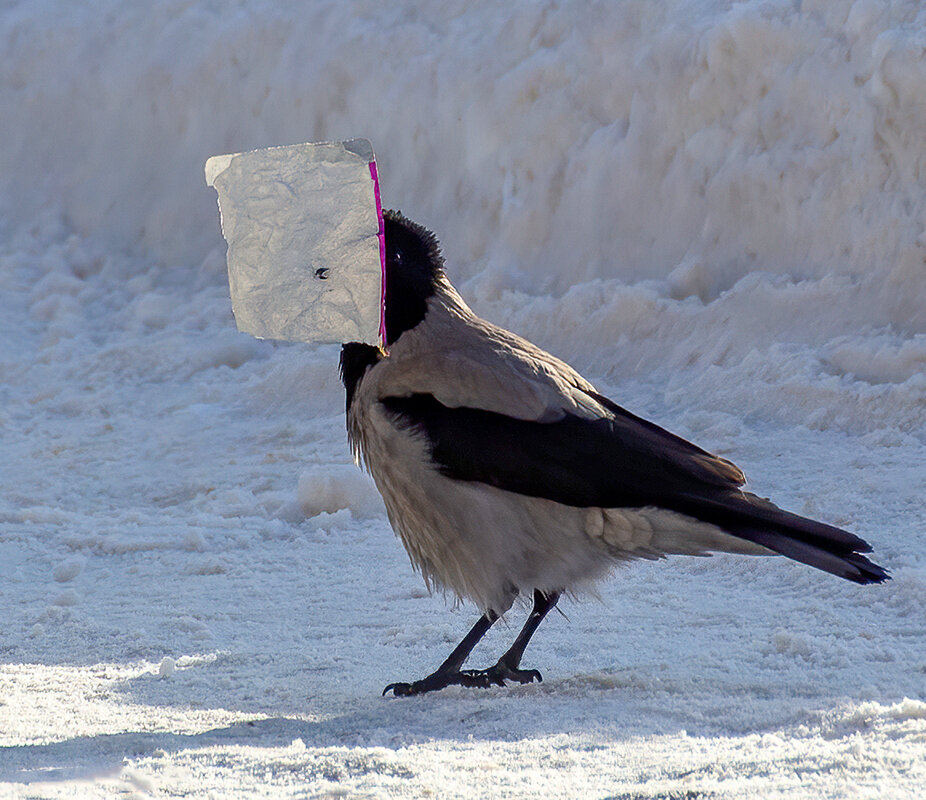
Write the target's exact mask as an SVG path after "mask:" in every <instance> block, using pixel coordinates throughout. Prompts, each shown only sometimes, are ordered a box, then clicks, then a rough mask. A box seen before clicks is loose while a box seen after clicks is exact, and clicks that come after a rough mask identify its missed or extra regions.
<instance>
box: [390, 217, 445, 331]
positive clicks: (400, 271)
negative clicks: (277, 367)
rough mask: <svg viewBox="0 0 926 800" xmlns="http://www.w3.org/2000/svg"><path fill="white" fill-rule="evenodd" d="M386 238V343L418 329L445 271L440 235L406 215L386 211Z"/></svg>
mask: <svg viewBox="0 0 926 800" xmlns="http://www.w3.org/2000/svg"><path fill="white" fill-rule="evenodd" d="M383 221H384V223H385V239H386V344H392V343H393V342H395V340H396V339H398V338H399V336H401V335H402V333H404V332H405V331H407V330H410V329H411V328H414V327H415V326H416V325H417V324H418V323H419V322H421V320H423V319H424V315H425V314H426V313H427V310H428V309H427V301H428V298H429V297H430V296H431V295H432V294H434V286H435V283H436V281H437V280H438V278H439V277H440V276H441V275H442V274H443V266H444V258H443V256H442V255H441V252H440V245H439V244H438V241H437V237H436V236H435V235H434V234H433V233H431V231H429V230H428V229H427V228H425V227H423V226H421V225H418V224H417V223H415V222H412V221H411V220H410V219H406V218H405V217H403V216H402V212H400V211H386V212H384V213H383Z"/></svg>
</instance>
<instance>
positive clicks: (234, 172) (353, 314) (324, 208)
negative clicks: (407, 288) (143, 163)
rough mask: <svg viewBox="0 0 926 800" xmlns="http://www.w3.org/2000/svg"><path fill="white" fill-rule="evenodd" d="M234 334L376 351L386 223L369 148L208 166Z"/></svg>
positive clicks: (350, 144) (305, 151)
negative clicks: (225, 249) (235, 328)
mask: <svg viewBox="0 0 926 800" xmlns="http://www.w3.org/2000/svg"><path fill="white" fill-rule="evenodd" d="M205 172H206V183H207V184H208V185H209V186H213V187H214V188H215V190H216V191H217V192H218V195H219V212H220V215H221V220H222V235H223V236H224V237H225V240H226V241H227V242H228V256H227V260H228V283H229V287H230V289H231V298H232V309H233V310H234V312H235V321H236V323H237V325H238V330H241V331H245V332H246V333H250V334H252V335H254V336H257V337H259V338H261V339H286V340H289V341H301V342H347V341H352V342H353V341H358V342H367V343H369V344H377V343H379V341H380V331H381V325H382V322H381V320H382V301H383V261H384V249H383V238H382V237H383V221H382V208H381V205H380V199H379V182H378V177H377V172H376V161H375V158H374V155H373V147H372V145H371V144H370V142H369V141H367V140H366V139H352V140H350V141H346V142H321V143H316V144H297V145H291V146H286V147H272V148H269V149H265V150H253V151H251V152H249V153H235V154H231V155H221V156H213V157H212V158H210V159H209V160H208V161H206V168H205Z"/></svg>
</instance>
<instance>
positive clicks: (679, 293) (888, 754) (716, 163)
mask: <svg viewBox="0 0 926 800" xmlns="http://www.w3.org/2000/svg"><path fill="white" fill-rule="evenodd" d="M924 32H926V9H924V8H923V6H922V5H921V4H920V3H919V2H915V1H914V0H898V2H893V3H889V2H883V1H881V0H854V1H853V0H827V2H822V0H804V2H799V3H798V2H792V1H791V0H788V1H787V2H785V0H743V2H724V1H722V0H701V1H700V2H695V1H694V0H689V1H688V2H681V1H680V0H667V2H662V3H654V2H651V0H625V2H621V3H611V4H587V3H583V2H578V1H577V0H574V1H573V0H563V2H560V3H543V2H541V3H534V2H526V0H523V1H522V0H516V2H513V3H504V4H499V3H494V2H488V1H487V0H486V1H484V2H480V1H478V0H473V1H472V2H463V3H451V2H436V3H428V4H415V3H411V2H408V1H407V0H396V1H395V2H391V3H378V2H377V3H374V2H339V3H335V2H323V1H322V0H320V1H319V2H314V3H310V4H299V5H297V4H276V3H268V2H260V1H259V0H252V1H247V0H245V1H243V2H239V3H235V4H215V3H209V2H206V1H205V0H155V1H154V2H150V3H128V4H126V3H121V2H116V0H97V2H94V3H92V4H80V3H65V2H62V1H61V0H30V1H29V2H8V3H5V4H3V8H2V13H0V48H2V52H3V59H2V67H0V111H2V113H0V141H2V143H3V146H2V147H0V175H2V183H0V310H2V313H0V376H2V380H0V431H2V457H0V619H2V620H3V625H2V628H0V796H4V797H17V798H18V797H30V798H52V797H88V798H109V797H114V796H125V797H133V796H134V797H149V796H151V797H168V796H178V795H183V796H187V797H223V798H238V797H240V798H245V797H247V798H251V797H256V796H265V797H294V798H295V797H300V798H301V797H312V798H316V797H317V798H322V797H387V796H388V797H423V796H436V797H448V798H454V797H460V798H463V797H466V798H469V797H474V796H480V797H525V798H529V797H536V798H548V797H576V798H588V797H596V798H627V799H628V800H629V798H650V797H652V798H657V797H659V798H697V797H707V798H732V797H737V798H743V797H745V798H779V797H788V798H795V797H813V798H847V797H850V798H876V797H892V798H920V797H922V796H923V795H924V794H926V688H924V687H926V616H924V614H923V608H924V598H926V556H924V552H926V512H924V508H923V497H924V492H926V434H924V429H926V425H924V424H926V267H924V257H926V234H924V219H926V189H924V184H923V176H924V174H926V149H924V148H923V131H924V130H926V58H924V48H926V38H924V37H926V34H924ZM358 134H361V135H364V136H368V137H369V138H370V139H371V140H372V141H373V142H375V143H376V147H377V156H378V164H379V172H380V175H381V178H382V185H383V193H384V196H383V201H384V204H385V205H386V207H392V208H400V209H401V210H402V211H403V212H405V213H406V214H407V215H409V216H410V217H411V218H412V219H415V220H417V221H420V222H422V223H423V224H426V225H428V226H429V227H431V228H433V229H434V230H435V231H436V232H437V233H438V234H439V236H440V237H441V240H442V242H443V245H444V250H445V253H446V255H447V259H448V270H449V272H450V275H451V277H452V278H453V279H454V281H455V282H456V283H457V285H458V287H459V288H460V290H461V291H462V293H463V294H464V296H465V297H466V298H467V300H469V301H471V303H472V305H473V307H474V309H475V310H476V311H477V313H480V314H481V315H483V316H485V317H487V318H489V319H491V320H492V321H494V322H497V323H500V324H502V325H505V326H506V327H510V328H512V329H513V330H515V331H517V332H518V333H520V334H523V335H525V336H527V337H529V338H531V339H533V340H534V341H536V342H537V343H538V344H540V345H541V346H544V347H546V348H548V349H550V350H551V351H553V352H554V353H555V354H556V355H558V356H560V357H563V358H565V359H566V360H568V361H570V362H571V363H573V364H574V365H575V366H576V367H577V368H579V369H580V370H581V371H582V372H583V373H584V374H586V375H587V376H588V377H589V378H590V379H592V380H593V381H594V382H595V383H596V384H598V385H599V386H600V388H601V389H602V390H603V391H604V392H606V393H607V394H608V395H610V396H611V397H613V398H614V399H615V400H617V401H618V402H620V403H621V404H622V405H624V406H626V407H628V408H630V409H631V410H632V411H634V412H636V413H639V414H642V415H644V416H646V417H649V418H652V419H654V420H655V421H656V422H658V423H660V424H663V425H665V426H667V427H669V428H670V429H671V430H674V431H675V432H677V433H679V434H682V435H684V436H687V437H689V438H692V439H693V440H694V441H696V442H697V443H698V444H701V445H702V446H704V447H707V448H709V449H712V450H714V451H715V452H718V453H720V454H722V455H724V456H725V457H727V458H731V459H733V460H735V461H736V463H738V464H739V465H740V466H741V467H743V468H744V470H745V471H746V473H747V475H748V476H749V478H750V488H751V489H752V490H754V491H756V492H758V493H760V494H763V495H769V496H771V497H773V498H774V499H775V500H776V502H778V503H780V504H781V505H783V506H785V507H787V508H790V509H793V510H795V511H797V512H800V513H804V514H808V515H812V516H816V517H819V518H822V519H824V520H826V521H828V522H832V523H835V524H837V525H841V526H844V527H848V528H850V529H852V530H853V531H856V532H858V533H859V534H860V535H862V536H863V537H865V538H866V539H868V540H869V541H871V542H872V544H873V545H874V546H875V548H876V554H877V560H878V562H879V563H882V564H884V565H885V566H887V567H888V568H890V569H891V571H892V573H893V577H894V580H893V581H891V582H889V583H887V584H885V585H883V586H875V587H859V586H855V585H852V584H849V583H847V582H843V581H839V580H838V579H836V578H833V577H830V576H827V575H824V574H821V573H818V572H815V571H813V570H811V569H809V568H806V567H802V566H800V565H797V564H794V563H791V562H788V561H786V560H784V559H768V558H766V559H756V558H745V557H736V556H717V557H714V558H708V559H693V558H682V557H679V558H674V559H669V560H665V561H661V562H657V563H645V564H637V565H633V566H631V567H628V568H627V569H623V570H621V571H619V572H618V573H617V574H616V575H615V576H614V578H613V579H611V580H610V581H609V582H607V583H603V584H602V585H601V587H600V594H601V597H600V601H595V600H586V601H583V602H567V603H565V604H564V607H563V611H564V614H565V615H566V616H561V615H556V614H554V615H551V618H550V619H548V620H547V621H545V623H544V625H543V626H542V627H541V629H540V631H539V633H538V634H537V637H536V639H535V641H534V642H533V643H532V644H531V646H530V648H529V649H528V652H527V655H526V657H525V666H527V667H537V668H539V669H540V670H541V671H542V672H543V674H544V678H545V681H544V683H543V684H540V685H536V684H535V685H531V686H523V687H520V686H518V687H513V688H508V689H490V690H486V691H464V690H462V689H450V690H447V691H445V692H442V693H439V694H437V695H430V696H423V697H418V698H412V699H409V700H399V699H394V698H382V697H380V691H381V690H382V688H383V686H384V685H385V684H386V683H388V682H390V681H395V680H408V679H413V678H417V677H421V676H422V675H423V674H424V673H425V672H426V671H428V670H430V669H431V668H433V667H434V666H436V665H437V664H438V663H439V662H440V660H442V659H443V658H444V656H446V654H447V653H448V652H449V650H450V649H451V648H452V646H453V645H454V643H455V642H456V641H458V640H459V638H460V637H461V636H462V634H463V633H464V632H465V631H466V630H467V629H468V628H469V626H470V624H471V623H472V621H473V618H474V615H473V610H472V608H470V607H467V606H463V607H461V608H457V609H455V608H453V607H451V606H450V605H448V604H446V603H444V602H443V601H442V599H441V598H440V597H429V596H428V595H427V593H426V591H425V590H424V588H423V586H422V585H421V583H420V579H419V578H418V577H417V576H416V575H415V574H414V573H413V572H412V570H411V569H410V567H409V564H408V559H407V557H406V556H405V554H404V552H403V551H402V549H401V547H400V545H399V543H398V542H397V541H396V540H395V538H394V536H393V534H392V532H391V531H390V529H389V527H388V523H387V521H386V519H385V515H384V512H383V508H382V506H381V504H380V502H379V500H378V498H377V497H376V494H375V490H374V489H373V488H372V486H371V484H370V482H369V481H368V479H367V478H366V477H365V476H363V475H362V474H360V473H359V472H356V471H354V467H353V466H352V465H351V463H350V453H349V450H348V447H347V443H346V437H345V433H344V419H343V404H344V395H343V390H342V388H341V386H340V384H339V381H338V377H337V370H336V363H337V348H336V347H334V346H326V345H305V344H283V343H275V342H268V341H258V340H255V339H253V338H251V337H250V336H247V335H246V334H242V333H239V332H238V331H237V330H236V329H235V324H234V320H233V318H232V313H231V306H230V301H229V297H228V288H227V283H226V279H225V258H224V255H225V247H224V243H223V241H222V238H221V234H220V230H219V225H218V220H217V218H216V213H215V194H214V193H213V191H212V190H211V189H208V188H206V187H205V186H204V185H203V181H202V164H203V162H204V161H205V159H206V158H207V157H208V156H210V155H212V154H214V153H231V152H243V151H248V150H252V149H256V148H262V147H268V146H273V145H280V144H289V143H294V142H304V141H321V140H341V139H344V138H349V137H351V136H355V135H358ZM521 614H523V611H521V610H518V609H513V610H512V612H511V613H510V614H509V615H508V618H507V619H506V621H505V624H500V625H499V626H497V630H493V631H492V632H491V635H490V636H489V637H487V640H486V642H485V643H484V644H483V645H482V646H480V647H479V648H478V649H477V651H476V652H475V653H474V657H473V663H474V666H484V665H486V664H487V663H491V662H492V661H494V658H496V657H497V655H498V654H499V652H500V651H501V650H502V649H504V648H505V647H506V646H507V644H508V643H509V641H510V640H511V639H512V638H513V636H514V635H515V632H516V630H517V629H518V627H519V625H520V623H521Z"/></svg>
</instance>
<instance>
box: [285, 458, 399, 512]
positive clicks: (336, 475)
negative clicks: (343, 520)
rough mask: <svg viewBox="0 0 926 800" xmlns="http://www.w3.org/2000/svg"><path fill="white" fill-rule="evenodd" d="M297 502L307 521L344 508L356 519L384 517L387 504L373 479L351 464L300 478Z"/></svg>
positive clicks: (322, 468)
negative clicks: (385, 504)
mask: <svg viewBox="0 0 926 800" xmlns="http://www.w3.org/2000/svg"><path fill="white" fill-rule="evenodd" d="M296 494H297V502H298V504H299V507H300V509H301V511H302V513H303V514H304V515H305V516H306V517H314V516H316V515H318V514H321V513H323V512H324V513H328V514H333V513H334V512H336V511H339V510H341V509H343V508H347V509H350V512H351V514H352V515H353V516H355V517H372V516H376V515H379V514H382V513H383V511H384V506H383V501H382V499H381V498H380V496H379V493H378V492H377V491H376V486H375V484H374V483H373V481H372V480H371V479H370V477H369V476H367V475H366V474H364V473H363V472H361V471H360V470H359V469H357V467H355V466H353V465H351V464H331V465H326V466H319V467H313V468H312V469H310V470H309V471H307V472H304V473H303V474H302V475H301V476H300V478H299V487H298V489H297V490H296Z"/></svg>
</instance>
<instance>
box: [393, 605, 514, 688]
mask: <svg viewBox="0 0 926 800" xmlns="http://www.w3.org/2000/svg"><path fill="white" fill-rule="evenodd" d="M497 619H498V615H497V614H492V613H489V614H483V615H482V616H481V617H480V618H479V621H478V622H477V623H476V624H475V625H473V629H472V630H471V631H470V632H469V633H467V634H466V636H465V637H464V638H463V641H462V642H460V643H459V644H458V645H457V646H456V648H454V651H453V652H452V653H451V654H450V655H449V656H447V660H446V661H444V663H443V664H441V665H440V666H439V667H438V668H437V669H436V670H435V671H434V672H432V673H431V674H430V675H428V677H427V678H422V679H421V680H420V681H415V682H414V683H390V684H389V685H388V686H387V687H386V688H385V689H383V695H386V694H387V693H388V692H389V691H390V690H391V691H392V693H393V694H394V695H395V696H396V697H408V696H409V695H413V694H424V693H425V692H433V691H434V690H435V689H443V688H445V687H447V686H453V685H454V684H461V685H462V686H479V685H484V684H481V683H475V682H473V681H472V680H471V679H470V677H469V676H468V675H467V674H465V673H463V672H461V671H460V667H462V666H463V662H464V661H466V658H467V656H469V654H470V653H471V652H472V651H473V648H474V647H475V646H476V645H477V644H478V642H479V640H480V639H481V638H482V637H483V636H485V634H486V631H487V630H489V628H491V627H492V625H493V624H494V623H495V620H497ZM525 644H526V642H525ZM522 649H523V648H522Z"/></svg>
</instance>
